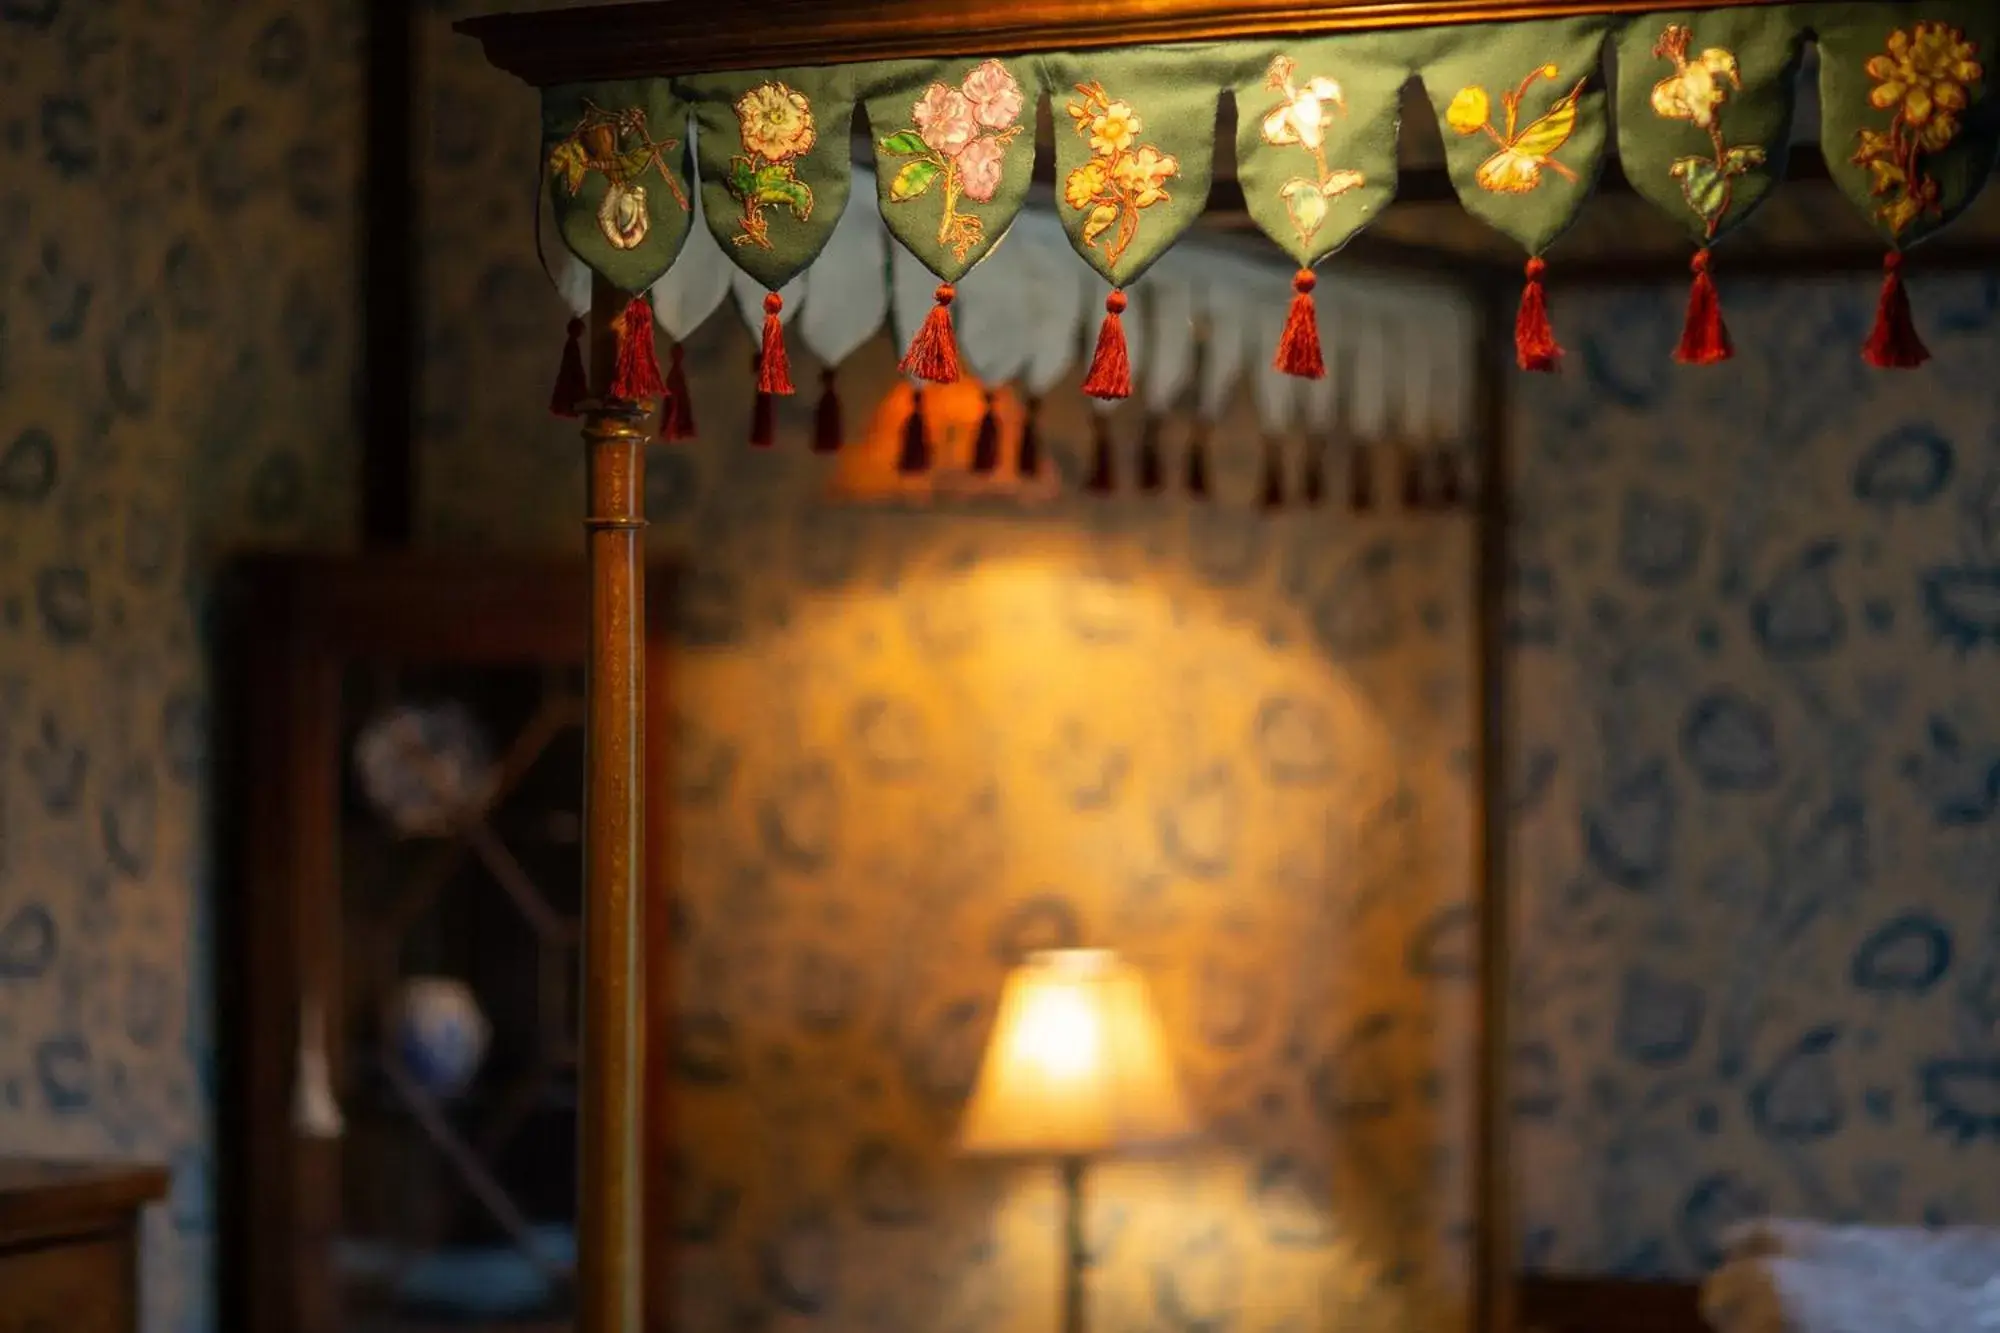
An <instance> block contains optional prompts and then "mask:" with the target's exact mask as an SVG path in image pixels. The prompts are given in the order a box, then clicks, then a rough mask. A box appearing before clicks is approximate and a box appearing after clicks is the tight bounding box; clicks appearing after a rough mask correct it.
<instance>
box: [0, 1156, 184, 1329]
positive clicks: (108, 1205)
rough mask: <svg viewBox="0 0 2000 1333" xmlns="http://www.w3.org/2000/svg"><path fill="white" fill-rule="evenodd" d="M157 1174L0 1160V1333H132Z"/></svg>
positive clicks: (161, 1179) (163, 1186) (161, 1188)
mask: <svg viewBox="0 0 2000 1333" xmlns="http://www.w3.org/2000/svg"><path fill="white" fill-rule="evenodd" d="M166 1192H167V1175H166V1172H164V1171H161V1170H158V1169H157V1168H153V1167H132V1166H104V1165H92V1164H83V1163H57V1162H31V1161H16V1160H10V1159H7V1158H0V1333H135V1331H136V1330H137V1329H138V1327H139V1210H140V1209H142V1208H144V1207H145V1206H146V1205H147V1204H149V1203H153V1202H156V1201H157V1200H159V1199H160V1198H161V1197H163V1196H164V1195H165V1194H166Z"/></svg>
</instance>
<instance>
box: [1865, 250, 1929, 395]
mask: <svg viewBox="0 0 2000 1333" xmlns="http://www.w3.org/2000/svg"><path fill="white" fill-rule="evenodd" d="M1902 268H1903V256H1902V254H1901V252H1899V251H1896V250H1891V251H1890V252H1889V253H1888V254H1886V255H1883V256H1882V296H1881V299H1880V300H1878V301H1876V303H1875V328H1874V329H1873V330H1872V331H1871V332H1870V333H1869V335H1868V345H1867V346H1866V347H1864V348H1862V349H1861V359H1862V360H1864V361H1866V362H1867V363H1868V364H1869V365H1871V366H1876V367H1878V368H1880V369H1882V370H1911V369H1914V368H1915V367H1917V366H1921V365H1922V364H1923V363H1924V362H1926V361H1928V360H1930V359H1931V349H1930V348H1928V347H1926V346H1924V340H1923V339H1922V338H1920V337H1918V336H1917V325H1916V321H1915V320H1913V319H1912V318H1911V317H1910V294H1909V293H1908V292H1906V291H1904V290H1903V274H1902Z"/></svg>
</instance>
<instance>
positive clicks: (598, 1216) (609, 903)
mask: <svg viewBox="0 0 2000 1333" xmlns="http://www.w3.org/2000/svg"><path fill="white" fill-rule="evenodd" d="M1781 2H1782V0H1679V3H1677V4H1671V5H1665V6H1664V7H1670V8H1678V9H1692V10H1703V9H1725V8H1745V7H1750V6H1754V5H1762V4H1777V3H1781ZM1662 7H1663V0H1594V2H1593V0H949V2H948V3H945V4H939V3H937V0H756V3H754V4H751V3H744V4H740V5H735V6H727V7H713V6H707V5H701V4H697V3H693V0H653V2H650V3H623V4H614V5H605V6H600V7H594V8H584V9H568V10H556V11H548V12H539V13H515V14H495V15H489V16H486V17H481V18H475V19H470V20H466V21H463V22H461V23H459V24H458V25H457V31H459V32H460V33H462V34H465V35H468V36H470V37H473V38H475V39H476V40H478V41H479V42H481V43H482V44H483V46H484V48H485V52H486V56H487V58H488V60H489V61H491V63H493V64H494V65H495V66H497V67H499V68H500V69H502V70H505V71H506V72H508V73H511V74H514V75H516V76H517V77H519V78H520V79H522V80H524V81H525V82H527V83H529V84H531V85H534V86H536V87H549V86H552V85H557V84H563V83H571V82H584V81H590V80H600V79H617V78H639V77H658V76H670V75H681V74H694V73H708V72H718V71H727V70H742V69H768V68H776V67H786V66H812V65H833V64H845V63H853V62H858V61H866V60H880V59H892V58H911V59H914V58H924V57H943V56H950V55H955V54H963V53H965V52H968V51H976V52H982V53H984V52H993V53H1020V54H1032V53H1038V52H1046V51H1059V50H1062V51H1067V50H1077V49H1081V48H1089V47H1105V46H1113V45H1127V44H1137V43H1164V42H1178V41H1207V40H1219V39H1228V38H1243V37H1252V36H1258V35H1268V34H1277V33H1285V34H1316V33H1331V32H1353V31H1365V30H1371V29H1385V28H1408V27H1420V26H1435V25H1443V24H1461V23H1480V22H1495V21H1515V20H1528V19H1546V18H1565V17H1579V16H1585V15H1593V14H1625V13H1644V12H1650V11H1656V10H1659V9H1661V8H1662ZM1793 156H1794V158H1795V161H1794V163H1793V167H1792V172H1791V175H1792V177H1793V178H1798V177H1801V176H1803V177H1805V178H1809V179H1811V178H1817V179H1820V180H1824V179H1825V176H1826V167H1825V163H1824V161H1823V160H1822V159H1820V157H1819V156H1818V154H1817V153H1815V152H1811V151H1805V152H1801V153H1797V154H1794V155H1793ZM1606 175H1607V178H1608V179H1609V180H1610V182H1611V184H1612V187H1613V188H1616V184H1617V182H1618V181H1620V180H1622V177H1620V176H1618V174H1617V172H1616V170H1615V167H1613V166H1607V172H1606ZM1431 192H1438V194H1437V197H1440V198H1441V197H1443V196H1444V194H1448V193H1449V186H1448V184H1447V183H1445V182H1443V181H1442V180H1438V181H1434V182H1431V183H1430V184H1429V185H1428V186H1426V185H1425V184H1423V183H1421V182H1419V183H1418V185H1417V190H1416V193H1417V194H1418V195H1419V196H1420V197H1421V196H1423V195H1425V194H1427V193H1431ZM1403 194H1404V197H1408V194H1409V191H1408V190H1405V191H1404V192H1403ZM1367 241H1368V238H1366V237H1362V238H1358V239H1357V241H1356V242H1355V243H1354V244H1353V245H1352V246H1351V247H1350V253H1352V254H1354V255H1356V256H1360V257H1364V258H1368V257H1374V256H1376V255H1377V254H1378V253H1380V255H1381V256H1382V257H1383V258H1386V259H1390V260H1392V261H1398V260H1399V261H1401V262H1404V263H1416V264H1424V265H1426V266H1428V267H1432V268H1433V269H1434V270H1437V269H1444V270H1447V271H1451V272H1453V273H1455V274H1457V275H1459V276H1461V277H1464V278H1466V280H1467V281H1468V284H1469V285H1471V286H1473V287H1474V288H1475V290H1476V292H1477V294H1478V295H1479V296H1480V298H1481V309H1482V311H1483V320H1482V328H1481V343H1482V356H1481V360H1480V367H1479V374H1478V380H1477V388H1476V397H1477V404H1478V405H1477V415H1476V418H1475V423H1476V424H1475V428H1476V429H1477V431H1478V440H1477V442H1476V447H1477V449H1478V453H1479V459H1480V475H1481V476H1482V477H1484V478H1487V479H1489V481H1488V483H1487V484H1485V485H1482V486H1481V487H1480V498H1479V505H1478V509H1477V528H1478V537H1477V545H1476V550H1477V554H1476V562H1475V567H1474V570H1473V571H1472V578H1473V584H1474V588H1475V596H1476V604H1477V624H1476V633H1475V651H1476V667H1475V670H1476V678H1477V682H1478V684H1477V695H1478V698H1477V703H1476V718H1477V723H1476V725H1477V728H1478V733H1479V735H1478V746H1479V763H1478V768H1477V772H1478V778H1479V790H1480V798H1479V801H1478V804H1477V813H1476V816H1475V831H1474V832H1475V836H1474V845H1475V859H1476V864H1477V867H1478V871H1477V875H1478V880H1479V888H1480V898H1479V903H1478V906H1477V911H1478V931H1477V934H1478V941H1479V957H1478V962H1477V976H1478V982H1477V994H1478V1024H1477V1028H1478V1032H1479V1041H1478V1050H1477V1079H1476V1116H1475V1120H1476V1125H1475V1136H1474V1149H1473V1183H1474V1211H1473V1218H1472V1220H1473V1227H1474V1238H1473V1291H1472V1307H1471V1309H1472V1320H1473V1323H1474V1326H1475V1327H1476V1328H1477V1329H1478V1330H1479V1333H1511V1331H1512V1329H1513V1328H1514V1325H1515V1315H1516V1308H1515V1307H1516V1298H1517V1284H1516V1281H1515V1273H1514V1263H1515V1255H1516V1247H1515V1226H1514V1223H1515V1219H1514V1203H1515V1196H1514V1189H1513V1171H1512V1162H1511V1155H1510V1144H1509V1114H1508V1112H1509V1101H1508V1095H1507V1071H1508V1064H1509V1060H1510V1056H1511V1049H1512V1031H1511V1022H1510V1019H1511V1014H1510V1006H1509V985H1508V978H1509V976H1510V971H1511V954H1510V944H1509V925H1510V922H1511V918H1512V910H1511V900H1510V897H1509V894H1508V890H1507V883H1506V875H1505V868H1506V865H1507V846H1506V834H1507V821H1506V798H1505V793H1506V778H1505V775H1506V759H1507V732H1506V712H1505V701H1506V698H1507V692H1508V680H1507V671H1506V658H1505V653H1504V647H1505V643H1504V633H1505V603H1504V597H1505V571H1506V562H1507V544H1508V537H1509V528H1510V515H1509V512H1508V499H1509V497H1508V490H1509V488H1508V487H1507V486H1506V485H1505V484H1504V482H1503V481H1502V480H1501V479H1503V478H1504V477H1505V476H1506V468H1507V461H1508V449H1507V441H1506V424H1507V417H1508V403H1507V391H1506V385H1507V379H1508V374H1509V369H1510V368H1509V367H1508V365H1507V363H1506V355H1505V352H1506V350H1510V349H1511V341H1512V338H1511V326H1512V318H1513V316H1512V308H1511V301H1512V296H1513V291H1512V288H1511V283H1512V282H1514V281H1516V280H1517V278H1516V274H1517V270H1515V269H1512V268H1510V269H1506V270H1501V269H1492V270H1488V271H1483V272H1482V271H1479V270H1478V269H1477V268H1476V266H1475V267H1472V268H1468V266H1466V265H1464V264H1462V263H1454V262H1453V261H1452V260H1450V259H1449V258H1446V257H1442V256H1437V255H1429V256H1426V255H1424V254H1421V253H1418V254H1415V255H1412V254H1410V253H1409V247H1406V246H1405V247H1395V246H1391V247H1389V248H1388V249H1386V250H1383V251H1380V252H1378V251H1376V250H1375V249H1374V248H1372V247H1371V246H1370V245H1368V244H1367V243H1366V242H1367ZM1948 253H1949V255H1950V258H1949V259H1947V260H1946V261H1945V262H1946V264H1948V265H1951V266H1958V265H1965V264H1971V263H1990V262H1992V261H1993V260H1994V259H1995V258H1996V257H2000V256H1997V255H1996V250H1995V248H1994V247H1993V246H1991V245H1980V246H1965V247H1953V248H1952V249H1951V250H1950V251H1949V252H1948ZM1880 256H1881V251H1880V249H1879V248H1876V249H1872V250H1869V251H1866V252H1856V251H1853V250H1847V251H1844V252H1840V253H1836V254H1832V255H1829V256H1823V257H1821V258H1820V259H1819V260H1817V261H1816V262H1814V263H1811V264H1809V265H1805V266H1803V267H1811V268H1814V269H1817V270H1819V271H1825V270H1829V269H1847V268H1855V269H1858V268H1862V267H1868V268H1873V267H1874V266H1876V265H1877V264H1878V263H1879V262H1880ZM1681 262H1682V263H1684V262H1685V261H1684V260H1683V261H1681ZM1800 267H1802V266H1801V265H1793V266H1791V270H1792V271H1795V272H1796V271H1798V270H1799V268H1800ZM1642 271H1643V270H1642ZM1629 276H1633V275H1632V274H1629V273H1621V272H1620V271H1618V270H1617V269H1616V268H1611V269H1606V268H1605V267H1604V266H1602V265H1600V266H1598V268H1597V269H1596V270H1595V271H1593V273H1592V274H1591V277H1592V278H1593V279H1595V280H1600V281H1602V280H1612V279H1617V278H1620V277H1629ZM1649 276H1657V270H1656V269H1655V270H1654V271H1653V272H1652V273H1651V274H1649ZM1502 283H1506V284H1510V285H1509V286H1503V285H1502ZM626 299H627V298H626V296H625V294H624V293H621V292H619V291H618V290H616V289H615V288H612V287H610V286H609V285H607V284H605V283H604V282H603V280H602V279H599V280H598V281H597V286H596V288H595V290H594V292H593V300H592V306H591V314H590V321H589V328H590V333H589V346H590V353H591V354H590V376H591V384H592V387H593V389H594V390H595V391H597V392H598V393H600V394H601V393H602V392H603V389H604V386H606V385H608V384H609V382H610V379H611V375H612V371H613V363H614V359H615V350H616V343H615V337H614V333H613V329H612V323H611V321H612V319H613V318H614V316H615V314H616V313H617V312H618V311H619V310H621V309H622V308H623V306H624V303H625V301H626ZM645 407H646V405H643V404H637V403H631V402H623V401H613V400H606V399H604V398H602V397H600V398H598V399H597V400H595V401H593V402H591V403H590V404H588V405H587V408H586V419H585V424H584V427H583V438H584V443H585V448H586V450H587V452H588V455H589V465H588V466H589V498H588V501H587V509H586V516H585V520H584V526H585V529H586V532H587V546H588V553H589V568H590V585H591V594H590V597H591V600H590V625H591V644H590V651H589V657H588V664H589V667H588V669H589V716H588V728H587V735H588V745H589V752H588V774H589V776H588V793H587V805H586V815H587V822H586V831H585V840H586V854H585V855H586V868H585V885H584V892H585V900H586V923H585V941H584V950H585V952H584V976H585V983H586V984H585V997H584V1009H583V1012H584V1030H585V1038H584V1044H583V1061H584V1064H583V1070H584V1072H583V1098H582V1107H581V1114H580V1117H579V1123H580V1138H581V1142H580V1145H579V1163H580V1167H579V1169H580V1176H581V1182H582V1183H581V1198H580V1200H579V1209H578V1230H579V1268H578V1329H579V1333H637V1330H638V1329H640V1328H641V1327H642V1326H644V1327H647V1328H649V1329H664V1328H666V1327H667V1318H668V1316H667V1313H666V1311H665V1310H664V1309H661V1308H658V1307H659V1305H660V1302H659V1301H658V1300H653V1301H642V1290H643V1289H645V1288H647V1287H650V1288H651V1289H652V1290H653V1291H654V1292H656V1293H664V1292H665V1291H667V1290H668V1284H667V1283H666V1282H664V1281H663V1280H661V1278H660V1275H659V1274H657V1273H655V1274H646V1275H642V1273H641V1272H640V1256H641V1253H642V1250H641V1246H640V1227H641V1223H642V1219H641V1208H640V1195H641V1183H640V1176H641V1170H640V1146H639V1145H640V1143H641V1119H642V1114H643V1079H642V1074H641V1071H642V1069H643V1066H644V1059H643V1056H642V1053H641V1050H640V1040H641V1026H642V1021H641V1019H642V1008H643V996H642V991H643V990H644V989H645V985H644V979H643V978H642V977H641V975H640V970H639V951H638V941H639V939H640V938H641V922H640V917H639V913H640V910H641V907H642V901H641V900H642V897H643V895H642V891H641V870H642V864H643V856H642V848H643V840H644V828H643V814H644V808H645V805H644V793H643V791H642V781H643V778H642V774H641V768H640V763H639V755H640V748H641V737H642V734H643V727H642V719H643V716H644V706H643V704H644V701H643V681H644V666H643V662H642V653H643V638H642V635H641V633H640V627H641V624H642V619H643V618H642V616H641V614H640V611H639V608H640V607H642V606H643V605H644V604H645V596H644V587H643V570H644V565H643V555H642V551H641V541H640V534H641V532H642V530H643V527H644V522H645V519H644V514H643V507H642V497H643V490H644V487H643V477H642V468H643V461H644V446H645V443H646V439H647V428H646V419H647V415H648V414H647V411H646V410H645ZM660 982H661V979H660V978H657V977H656V978H653V984H654V985H655V986H657V985H659V984H660ZM656 1169H657V1168H656ZM646 1193H647V1196H648V1199H649V1202H650V1201H657V1200H658V1199H659V1198H660V1197H662V1196H663V1195H664V1193H665V1188H664V1187H659V1188H656V1189H654V1190H649V1191H646ZM1570 1285H1571V1286H1573V1287H1574V1288H1575V1290H1573V1291H1567V1292H1564V1293H1558V1295H1557V1298H1556V1299H1555V1300H1554V1301H1550V1300H1549V1299H1548V1298H1547V1297H1546V1295H1544V1297H1543V1299H1542V1300H1540V1301H1538V1304H1539V1305H1541V1306H1543V1307H1544V1309H1545V1310H1547V1311H1549V1312H1550V1319H1551V1321H1552V1322H1551V1327H1555V1326H1558V1325H1560V1326H1563V1327H1567V1326H1568V1324H1567V1321H1568V1320H1570V1319H1573V1318H1575V1317H1577V1316H1578V1312H1582V1313H1583V1316H1584V1317H1585V1318H1590V1319H1596V1320H1598V1321H1599V1322H1602V1320H1603V1318H1604V1317H1605V1314H1606V1312H1607V1311H1609V1312H1612V1313H1611V1314H1610V1318H1611V1319H1612V1320H1613V1321H1614V1322H1622V1323H1623V1324H1624V1325H1625V1326H1628V1327H1636V1326H1637V1325H1635V1324H1633V1322H1632V1318H1633V1312H1632V1311H1631V1310H1630V1309H1629V1308H1628V1307H1625V1306H1621V1305H1620V1303H1619V1301H1617V1300H1615V1299H1611V1298H1610V1296H1609V1294H1608V1293H1607V1292H1606V1291H1605V1290H1602V1289H1603V1288H1606V1287H1612V1286H1617V1285H1618V1284H1608V1283H1592V1282H1581V1283H1576V1284H1570ZM1586 1289H1587V1290H1586ZM1659 1292H1660V1295H1661V1296H1662V1297H1663V1298H1664V1306H1662V1305H1661V1304H1659V1303H1655V1305H1654V1306H1653V1312H1652V1313H1651V1314H1650V1315H1648V1314H1646V1313H1645V1312H1644V1311H1641V1312H1640V1317H1639V1323H1641V1324H1646V1326H1647V1327H1648V1328H1669V1327H1678V1326H1679V1323H1678V1322H1677V1321H1681V1320H1685V1319H1689V1318H1691V1311H1689V1310H1684V1309H1683V1306H1691V1301H1689V1300H1688V1299H1687V1293H1686V1290H1685V1289H1684V1288H1683V1289H1674V1288H1661V1289H1659ZM642 1305H643V1306H644V1307H645V1308H644V1309H643V1310H642ZM1667 1307H1670V1308H1667ZM1537 1313H1538V1314H1540V1313H1541V1312H1540V1311H1538V1312H1537ZM1647 1318H1652V1319H1655V1320H1658V1321H1659V1322H1656V1323H1646V1320H1647Z"/></svg>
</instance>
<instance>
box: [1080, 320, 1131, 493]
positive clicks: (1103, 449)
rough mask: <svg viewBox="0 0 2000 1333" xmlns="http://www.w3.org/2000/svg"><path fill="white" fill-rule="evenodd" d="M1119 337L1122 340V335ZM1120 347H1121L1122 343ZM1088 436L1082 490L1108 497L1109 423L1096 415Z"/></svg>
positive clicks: (1112, 482) (1114, 481) (1113, 479)
mask: <svg viewBox="0 0 2000 1333" xmlns="http://www.w3.org/2000/svg"><path fill="white" fill-rule="evenodd" d="M1112 295H1114V296H1116V295H1117V293H1116V292H1113V293H1112ZM1112 318H1113V319H1116V318H1117V316H1116V315H1115V314H1114V315H1113V316H1112ZM1120 336H1121V339H1122V336H1123V335H1120ZM1120 346H1123V342H1122V341H1121V342H1120ZM1090 434H1091V440H1092V445H1091V463H1090V479H1089V480H1088V481H1086V482H1084V484H1083V488H1084V489H1085V490H1087V491H1089V492H1090V493H1091V494H1092V495H1109V494H1111V492H1113V491H1114V490H1116V489H1118V477H1117V473H1116V470H1115V467H1114V464H1113V462H1112V458H1111V423H1110V422H1108V421H1106V420H1105V419H1104V415H1103V414H1102V413H1098V414H1097V416H1096V419H1095V420H1094V421H1092V422H1091V426H1090Z"/></svg>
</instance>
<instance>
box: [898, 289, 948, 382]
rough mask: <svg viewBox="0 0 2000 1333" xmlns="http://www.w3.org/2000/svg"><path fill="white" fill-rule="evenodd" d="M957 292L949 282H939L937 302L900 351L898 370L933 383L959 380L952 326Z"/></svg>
mask: <svg viewBox="0 0 2000 1333" xmlns="http://www.w3.org/2000/svg"><path fill="white" fill-rule="evenodd" d="M957 295H958V293H957V292H956V291H955V290H954V289H953V288H952V285H951V284H950V283H948V282H944V283H939V284H938V289H937V304H936V305H934V306H932V307H931V312H930V314H928V315H926V316H924V322H923V327H921V328H919V329H918V330H917V336H916V337H914V338H912V339H911V340H910V350H909V351H907V352H905V353H903V361H902V365H901V367H900V368H901V370H902V372H903V373H904V374H905V375H914V376H916V377H917V378H918V379H920V380H929V381H930V382H931V383H932V384H956V383H958V335H957V334H956V333H954V332H953V331H952V327H951V302H952V298H953V297H955V296H957Z"/></svg>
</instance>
